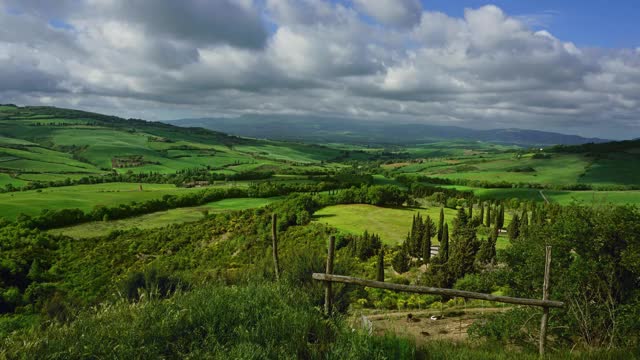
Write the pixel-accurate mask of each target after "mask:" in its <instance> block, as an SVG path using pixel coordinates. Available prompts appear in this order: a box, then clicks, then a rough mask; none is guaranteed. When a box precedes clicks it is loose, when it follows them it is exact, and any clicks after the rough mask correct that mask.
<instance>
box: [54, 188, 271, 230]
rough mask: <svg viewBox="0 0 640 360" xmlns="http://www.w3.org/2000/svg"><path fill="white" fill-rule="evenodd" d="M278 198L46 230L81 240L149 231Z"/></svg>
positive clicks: (235, 201) (228, 202)
mask: <svg viewBox="0 0 640 360" xmlns="http://www.w3.org/2000/svg"><path fill="white" fill-rule="evenodd" d="M276 200H278V198H267V199H256V198H240V199H225V200H220V201H216V202H212V203H208V204H205V205H202V206H195V207H188V208H178V209H171V210H167V211H159V212H156V213H151V214H146V215H142V216H137V217H132V218H128V219H122V220H112V221H94V222H90V223H86V224H80V225H76V226H70V227H65V228H59V229H54V230H50V231H49V232H51V233H53V234H59V235H66V236H70V237H73V238H76V239H78V238H85V237H96V236H104V235H108V234H109V233H110V232H112V231H114V230H128V229H133V228H138V229H153V228H157V227H163V226H168V225H172V224H182V223H186V222H192V221H198V220H201V219H202V218H203V217H204V212H205V211H206V212H208V213H209V214H213V213H219V212H224V211H232V210H244V209H250V208H258V207H262V206H266V205H268V204H270V203H272V202H274V201H276Z"/></svg>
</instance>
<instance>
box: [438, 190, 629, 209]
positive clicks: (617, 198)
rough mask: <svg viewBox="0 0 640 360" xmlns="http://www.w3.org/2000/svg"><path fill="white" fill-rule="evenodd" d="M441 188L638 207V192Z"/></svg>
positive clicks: (483, 195) (486, 196)
mask: <svg viewBox="0 0 640 360" xmlns="http://www.w3.org/2000/svg"><path fill="white" fill-rule="evenodd" d="M435 186H440V187H443V188H449V189H458V190H469V191H473V193H474V194H475V195H476V196H477V197H479V198H480V199H483V200H490V199H499V200H508V199H521V200H533V201H540V202H541V201H544V199H543V197H542V195H541V194H540V192H541V191H542V193H543V194H544V195H545V196H546V197H547V200H549V201H550V202H553V203H558V204H561V205H568V204H571V203H573V202H578V203H583V204H586V205H599V204H606V203H610V204H617V205H640V191H632V190H629V191H568V190H538V189H520V188H505V189H484V188H474V187H470V186H460V185H435Z"/></svg>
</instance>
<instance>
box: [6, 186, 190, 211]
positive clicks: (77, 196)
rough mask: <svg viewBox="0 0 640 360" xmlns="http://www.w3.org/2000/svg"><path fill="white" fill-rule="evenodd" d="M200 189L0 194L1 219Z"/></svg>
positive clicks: (55, 190) (83, 188) (96, 188)
mask: <svg viewBox="0 0 640 360" xmlns="http://www.w3.org/2000/svg"><path fill="white" fill-rule="evenodd" d="M200 190H202V189H187V188H179V187H176V186H175V185H171V184H142V191H140V184H135V183H109V184H96V185H75V186H64V187H54V188H47V189H41V190H29V191H20V192H10V193H4V194H0V203H2V216H3V217H5V218H7V219H10V220H13V219H15V218H16V216H18V215H19V214H20V213H24V214H27V215H38V214H39V213H40V212H41V211H42V210H43V209H49V210H58V209H72V208H78V209H81V210H83V211H88V210H91V209H93V207H95V206H97V205H104V206H114V205H119V204H126V203H130V202H132V201H145V200H151V199H159V198H161V197H162V196H163V195H177V194H185V193H189V192H195V191H200Z"/></svg>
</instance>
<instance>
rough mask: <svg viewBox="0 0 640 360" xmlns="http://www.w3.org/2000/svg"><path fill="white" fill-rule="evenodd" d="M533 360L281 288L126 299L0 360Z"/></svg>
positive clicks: (12, 345) (39, 335)
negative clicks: (328, 312)
mask: <svg viewBox="0 0 640 360" xmlns="http://www.w3.org/2000/svg"><path fill="white" fill-rule="evenodd" d="M622 355H624V358H630V355H629V353H613V352H606V353H605V352H602V353H598V354H595V355H594V354H579V355H578V356H575V355H571V354H569V353H555V354H554V356H553V358H560V359H565V358H566V359H569V358H585V359H591V358H593V359H600V358H602V359H616V358H620V356H622ZM4 358H7V359H184V358H186V359H514V358H518V359H519V360H526V359H537V358H538V357H537V355H536V354H535V353H527V352H524V353H523V352H516V351H513V350H512V349H505V348H503V347H493V346H491V345H490V344H484V345H480V346H471V345H469V344H453V343H440V342H434V343H429V344H428V345H427V346H424V347H419V348H418V347H416V345H415V343H414V342H413V341H411V340H409V339H403V338H398V337H395V336H393V335H386V336H369V335H366V334H363V333H361V332H359V331H356V330H352V329H350V328H349V327H348V326H346V322H344V321H342V320H341V319H340V318H338V319H332V320H327V319H325V318H324V317H323V316H322V314H321V311H320V309H319V308H318V307H314V306H313V304H312V303H311V301H310V299H309V297H308V296H307V295H306V294H305V293H304V292H302V291H300V290H297V289H293V288H291V287H290V286H286V285H273V284H267V285H246V286H233V287H222V286H211V287H206V288H201V289H196V290H193V291H191V292H188V293H178V294H176V295H174V296H173V297H171V298H169V299H165V300H160V299H149V298H148V299H144V298H143V300H141V301H139V302H137V303H129V302H126V301H124V300H122V301H120V302H118V303H115V304H110V305H103V306H101V307H99V308H95V309H92V310H91V311H86V312H83V313H81V314H80V315H79V316H78V317H77V319H75V321H73V322H71V323H69V324H51V325H50V326H48V327H45V328H35V329H33V330H30V331H23V332H19V333H14V334H13V335H11V336H9V337H8V338H6V339H4V340H3V341H2V347H1V348H0V359H4Z"/></svg>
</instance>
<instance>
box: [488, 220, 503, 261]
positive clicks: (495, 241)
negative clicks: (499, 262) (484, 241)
mask: <svg viewBox="0 0 640 360" xmlns="http://www.w3.org/2000/svg"><path fill="white" fill-rule="evenodd" d="M499 235H500V232H499V229H498V227H497V226H496V227H495V228H494V229H493V234H492V236H491V237H490V238H489V241H490V243H489V251H490V257H489V262H490V263H494V262H495V261H496V244H498V236H499Z"/></svg>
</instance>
